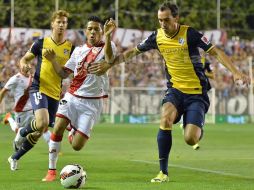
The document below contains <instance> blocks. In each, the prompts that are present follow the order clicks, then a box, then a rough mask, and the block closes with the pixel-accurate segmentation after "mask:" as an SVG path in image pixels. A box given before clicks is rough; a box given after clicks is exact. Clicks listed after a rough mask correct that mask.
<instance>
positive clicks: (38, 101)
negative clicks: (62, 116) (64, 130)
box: [29, 92, 59, 127]
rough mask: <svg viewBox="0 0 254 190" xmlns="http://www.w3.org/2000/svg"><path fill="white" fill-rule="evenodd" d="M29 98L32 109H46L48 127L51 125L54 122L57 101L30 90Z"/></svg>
mask: <svg viewBox="0 0 254 190" xmlns="http://www.w3.org/2000/svg"><path fill="white" fill-rule="evenodd" d="M29 98H30V100H31V103H32V107H33V110H34V111H36V110H38V109H41V108H46V109H48V113H49V127H53V126H54V123H55V117H56V112H57V109H58V104H59V101H58V100H56V99H54V98H51V97H49V96H47V95H45V94H43V93H41V92H30V93H29Z"/></svg>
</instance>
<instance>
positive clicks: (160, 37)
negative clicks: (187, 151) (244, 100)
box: [89, 2, 250, 183]
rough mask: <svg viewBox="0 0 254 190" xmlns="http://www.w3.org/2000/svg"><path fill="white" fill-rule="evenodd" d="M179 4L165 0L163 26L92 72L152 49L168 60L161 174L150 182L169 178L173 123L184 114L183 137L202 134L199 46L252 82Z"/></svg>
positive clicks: (204, 99) (204, 100)
mask: <svg viewBox="0 0 254 190" xmlns="http://www.w3.org/2000/svg"><path fill="white" fill-rule="evenodd" d="M178 20H179V15H178V7H177V6H176V5H175V4H173V3H170V2H165V3H163V4H162V5H161V6H160V8H159V10H158V21H159V24H160V28H159V29H157V30H156V31H154V32H153V33H152V34H151V35H150V36H149V37H148V38H147V39H145V40H144V41H143V42H142V43H140V44H138V45H137V46H136V47H135V48H133V49H130V50H128V51H126V52H124V53H123V54H120V55H118V56H117V57H116V58H115V59H114V61H113V62H109V63H106V62H104V63H100V64H97V65H96V64H94V65H92V66H91V67H90V68H89V72H91V73H93V74H97V75H101V74H103V73H104V72H106V71H107V70H108V69H109V68H110V67H112V66H113V65H116V64H120V63H121V62H124V61H128V60H129V59H131V58H132V57H134V56H136V55H138V54H140V53H142V52H145V51H149V50H151V49H157V50H158V51H159V53H160V54H161V55H162V56H163V58H164V60H165V70H166V77H167V80H168V82H167V88H168V89H167V91H166V94H165V96H164V98H163V100H162V111H161V112H162V113H161V121H160V126H159V131H158V135H157V143H158V150H159V151H158V152H159V164H160V172H159V174H158V175H157V176H156V177H155V178H153V179H152V180H151V182H158V183H160V182H166V181H168V160H169V154H170V150H171V146H172V134H171V130H172V126H173V124H174V123H178V122H179V120H180V118H181V116H183V123H184V126H185V130H184V140H185V142H186V143H187V144H188V145H194V144H196V143H198V142H199V140H200V138H201V137H202V132H203V125H204V121H205V114H206V112H207V111H208V108H209V105H210V102H209V98H208V95H207V91H208V90H209V87H210V86H209V83H208V79H207V77H206V76H205V72H204V68H203V64H202V62H201V56H200V53H199V48H201V49H203V50H204V51H205V52H206V53H208V54H210V55H212V56H215V57H216V58H217V59H218V60H219V61H220V62H221V63H222V64H223V65H224V66H225V67H226V68H227V69H228V70H229V71H230V72H232V74H233V78H234V81H238V80H241V81H242V83H244V84H249V83H250V79H249V77H248V76H247V75H245V74H243V73H241V72H240V71H239V70H238V69H237V68H236V67H235V66H234V64H233V63H232V62H231V60H230V59H229V57H228V56H226V54H225V53H224V52H223V51H221V50H219V49H218V48H217V47H215V46H214V45H213V44H211V43H210V41H209V40H207V38H206V37H205V36H203V35H202V34H201V33H199V32H198V31H197V30H195V29H194V28H192V27H189V26H186V25H181V24H179V23H178Z"/></svg>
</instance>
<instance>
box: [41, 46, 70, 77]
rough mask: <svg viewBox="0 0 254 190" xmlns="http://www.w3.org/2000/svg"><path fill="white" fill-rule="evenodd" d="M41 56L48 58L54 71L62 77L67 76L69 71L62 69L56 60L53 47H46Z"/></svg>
mask: <svg viewBox="0 0 254 190" xmlns="http://www.w3.org/2000/svg"><path fill="white" fill-rule="evenodd" d="M43 56H44V57H45V58H46V59H47V60H49V61H50V62H51V64H52V66H53V68H54V70H55V71H56V73H57V74H58V75H59V76H60V77H61V78H63V79H65V78H67V77H68V76H69V72H68V71H67V70H65V69H64V67H62V66H61V65H60V64H59V63H58V62H57V61H56V53H55V51H54V50H53V49H46V50H45V51H44V52H43Z"/></svg>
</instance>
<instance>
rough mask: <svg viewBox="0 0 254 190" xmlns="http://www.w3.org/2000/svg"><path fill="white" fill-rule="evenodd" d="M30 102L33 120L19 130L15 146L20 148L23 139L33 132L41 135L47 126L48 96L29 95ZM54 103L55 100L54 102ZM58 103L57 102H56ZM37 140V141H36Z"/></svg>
mask: <svg viewBox="0 0 254 190" xmlns="http://www.w3.org/2000/svg"><path fill="white" fill-rule="evenodd" d="M29 95H30V100H31V103H32V107H33V110H34V111H35V112H34V116H35V117H34V119H33V120H32V121H31V122H30V123H29V125H27V126H25V127H24V128H22V129H19V130H18V132H17V135H16V138H15V141H16V144H17V145H18V146H20V145H21V144H22V142H23V141H24V137H26V136H27V135H28V134H30V133H33V132H35V131H39V132H40V133H41V134H42V132H43V131H44V129H45V128H46V127H47V126H48V125H49V112H48V105H49V102H48V98H49V97H48V96H46V95H45V94H42V93H40V92H35V93H30V94H29ZM55 101H56V100H55ZM56 102H58V101H56ZM36 140H38V139H36Z"/></svg>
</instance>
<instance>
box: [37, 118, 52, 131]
mask: <svg viewBox="0 0 254 190" xmlns="http://www.w3.org/2000/svg"><path fill="white" fill-rule="evenodd" d="M48 124H49V122H48V120H47V119H40V120H36V128H37V129H38V131H41V132H43V131H44V130H45V128H46V127H48Z"/></svg>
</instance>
